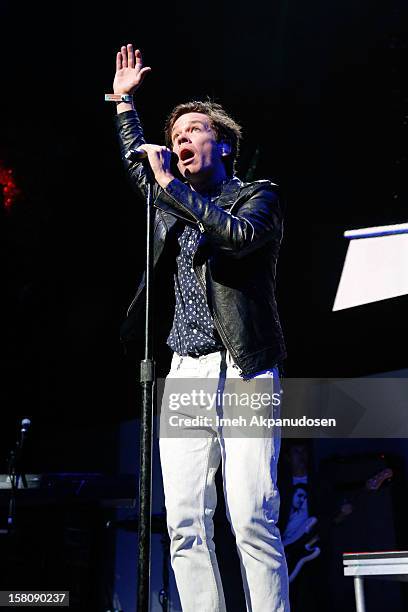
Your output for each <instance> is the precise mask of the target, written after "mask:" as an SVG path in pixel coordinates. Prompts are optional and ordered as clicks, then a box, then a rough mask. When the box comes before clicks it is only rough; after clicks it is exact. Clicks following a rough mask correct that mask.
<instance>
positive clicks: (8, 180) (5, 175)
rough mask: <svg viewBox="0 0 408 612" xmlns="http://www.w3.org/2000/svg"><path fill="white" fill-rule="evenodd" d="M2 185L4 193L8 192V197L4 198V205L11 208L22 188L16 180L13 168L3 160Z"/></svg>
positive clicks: (0, 171)
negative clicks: (7, 165)
mask: <svg viewBox="0 0 408 612" xmlns="http://www.w3.org/2000/svg"><path fill="white" fill-rule="evenodd" d="M0 186H2V188H3V193H4V195H5V194H7V197H6V198H4V206H5V207H6V208H11V206H12V205H13V203H14V201H15V199H16V197H17V196H18V195H19V194H20V190H19V188H18V187H17V185H16V182H15V180H14V177H13V170H12V169H11V168H6V167H5V165H4V164H3V162H2V161H0Z"/></svg>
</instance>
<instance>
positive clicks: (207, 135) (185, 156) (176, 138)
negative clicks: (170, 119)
mask: <svg viewBox="0 0 408 612" xmlns="http://www.w3.org/2000/svg"><path fill="white" fill-rule="evenodd" d="M171 140H172V146H173V151H174V153H176V154H177V155H178V157H179V161H178V164H177V167H178V169H179V170H180V172H181V174H182V175H183V176H184V177H185V178H187V179H189V180H191V182H194V179H200V180H201V179H204V178H207V177H211V176H217V175H218V174H219V173H221V174H224V164H223V162H222V157H221V145H220V144H219V143H217V140H216V134H215V132H214V130H213V128H212V127H211V123H210V119H209V117H208V116H207V115H205V114H204V113H186V114H185V115H181V116H180V117H179V118H178V119H177V120H176V121H175V122H174V125H173V129H172V132H171ZM221 178H222V177H221Z"/></svg>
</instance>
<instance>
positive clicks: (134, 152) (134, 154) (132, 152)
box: [125, 149, 179, 164]
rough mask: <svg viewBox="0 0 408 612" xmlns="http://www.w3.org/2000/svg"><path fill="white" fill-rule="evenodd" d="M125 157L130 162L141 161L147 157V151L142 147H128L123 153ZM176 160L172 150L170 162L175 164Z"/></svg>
mask: <svg viewBox="0 0 408 612" xmlns="http://www.w3.org/2000/svg"><path fill="white" fill-rule="evenodd" d="M125 159H127V160H128V161H130V162H141V161H143V160H145V159H147V153H146V151H144V150H143V149H129V151H128V152H127V153H126V154H125ZM178 160H179V158H178V155H177V154H176V153H174V152H173V151H172V152H171V163H172V164H177V162H178Z"/></svg>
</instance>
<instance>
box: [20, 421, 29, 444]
mask: <svg viewBox="0 0 408 612" xmlns="http://www.w3.org/2000/svg"><path fill="white" fill-rule="evenodd" d="M30 427H31V419H28V418H24V419H22V421H21V430H20V433H21V438H22V440H23V439H24V438H25V437H26V435H27V432H28V430H29V429H30Z"/></svg>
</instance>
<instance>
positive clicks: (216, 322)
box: [192, 246, 242, 376]
mask: <svg viewBox="0 0 408 612" xmlns="http://www.w3.org/2000/svg"><path fill="white" fill-rule="evenodd" d="M197 249H198V246H197V248H196V250H195V251H194V254H193V258H192V259H193V271H194V274H195V275H196V277H197V280H198V283H199V285H200V286H201V289H202V290H203V293H204V296H205V297H206V296H207V288H206V282H205V278H202V277H201V272H200V271H199V268H197V271H196V268H195V266H194V257H195V255H196V253H197ZM212 316H213V320H214V325H215V328H216V330H217V332H218V333H219V334H220V336H221V339H222V341H223V343H224V344H225V346H226V347H227V349H228V350H229V352H230V354H231V355H232V353H233V351H231V345H230V343H229V341H228V340H227V337H226V335H225V334H224V331H223V329H222V327H221V323H220V322H219V319H218V317H217V315H216V314H215V312H213V313H212ZM237 369H238V370H239V375H240V376H241V375H242V368H240V367H239V365H238V364H237Z"/></svg>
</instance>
